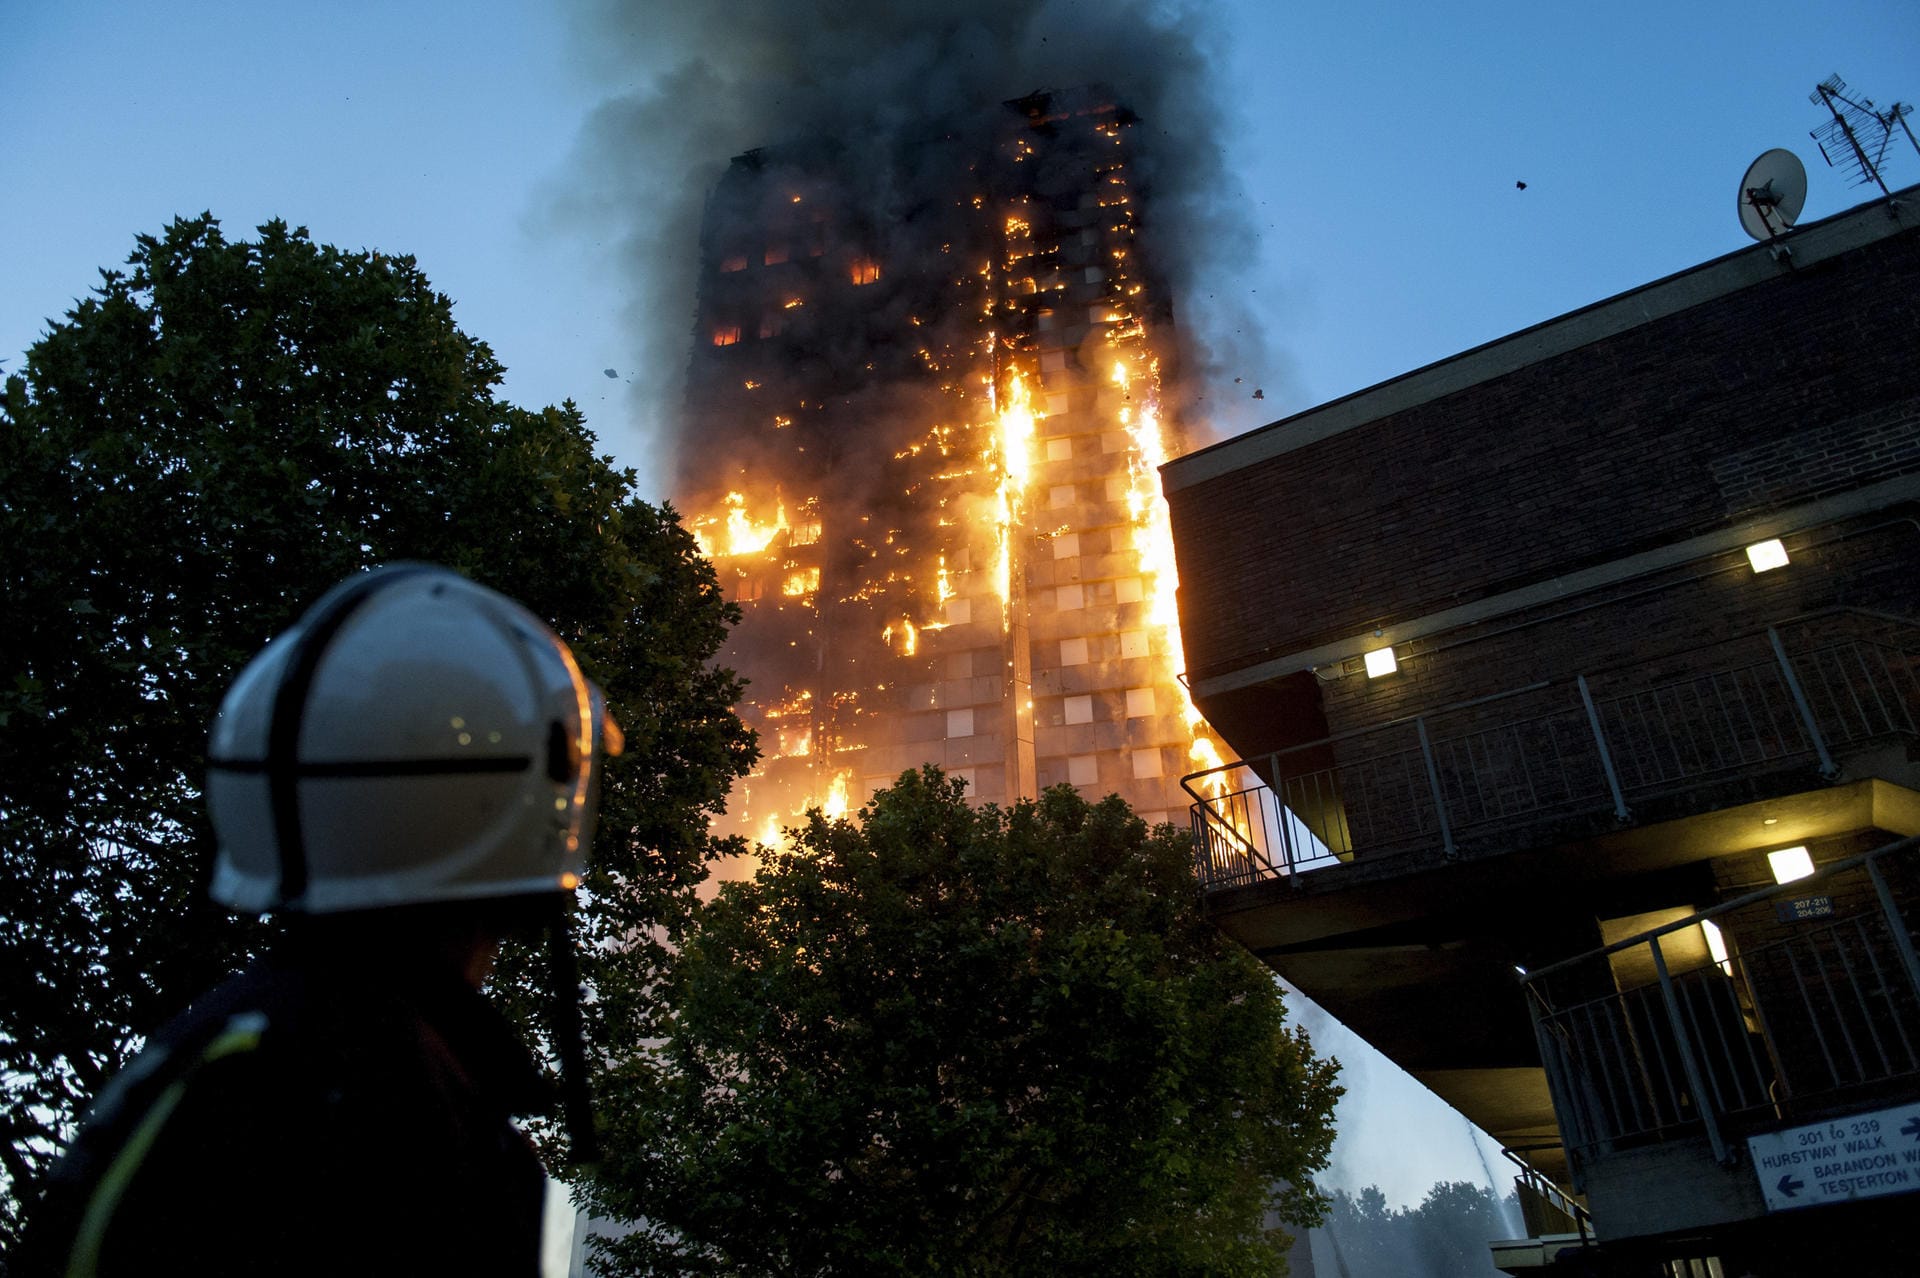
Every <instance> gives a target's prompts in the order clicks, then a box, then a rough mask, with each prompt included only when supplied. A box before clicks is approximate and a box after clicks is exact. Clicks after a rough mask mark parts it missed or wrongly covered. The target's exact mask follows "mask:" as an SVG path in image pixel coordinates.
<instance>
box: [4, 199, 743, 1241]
mask: <svg viewBox="0 0 1920 1278" xmlns="http://www.w3.org/2000/svg"><path fill="white" fill-rule="evenodd" d="M127 267H128V269H127V270H125V271H104V272H102V280H101V283H100V285H99V287H98V288H97V289H95V290H94V293H93V295H92V296H90V297H88V298H87V299H85V300H84V301H82V302H80V303H79V304H78V305H77V306H76V308H75V309H74V310H72V311H71V312H69V313H68V315H67V316H66V318H65V319H64V320H63V321H61V322H59V323H56V324H53V325H52V326H51V329H50V331H49V332H48V334H47V335H46V336H45V338H43V339H42V340H41V341H40V342H39V343H38V344H36V345H35V347H34V348H33V349H32V350H31V351H30V352H28V355H27V359H26V362H25V365H24V367H23V369H22V372H21V374H20V375H18V376H14V377H10V378H8V379H7V382H6V386H5V392H4V398H0V545H4V546H5V547H6V553H5V555H4V556H0V609H3V610H4V615H5V617H6V623H5V626H4V629H3V630H0V1124H4V1127H5V1132H4V1135H5V1140H4V1142H0V1159H4V1171H5V1188H6V1189H7V1191H8V1192H7V1193H6V1194H5V1195H4V1207H3V1208H0V1243H4V1242H5V1241H6V1240H7V1239H8V1237H9V1236H10V1235H11V1233H12V1230H13V1228H14V1223H15V1222H14V1217H15V1209H16V1207H17V1203H18V1202H19V1201H21V1200H22V1199H24V1198H26V1197H27V1196H29V1195H30V1194H31V1192H32V1189H33V1186H34V1183H35V1181H36V1179H37V1177H38V1176H39V1175H40V1173H41V1172H42V1171H43V1170H44V1167H45V1166H46V1164H47V1161H48V1159H49V1157H50V1155H51V1153H52V1151H53V1150H54V1149H55V1147H56V1146H57V1145H58V1143H59V1141H60V1140H61V1138H62V1135H63V1133H64V1132H66V1131H67V1130H69V1128H70V1124H71V1122H72V1120H73V1118H74V1116H75V1114H76V1113H77V1111H78V1109H79V1108H80V1106H81V1105H82V1104H83V1103H84V1101H85V1099H86V1098H87V1097H89V1096H91V1095H92V1094H93V1093H94V1092H95V1091H96V1090H97V1089H98V1088H99V1086H100V1085H101V1084H102V1082H103V1081H104V1080H105V1079H106V1078H107V1077H109V1076H110V1075H111V1074H112V1073H113V1072H114V1071H115V1070H117V1069H118V1068H119V1067H120V1066H121V1065H122V1064H123V1063H125V1061H126V1060H127V1059H128V1056H129V1054H130V1053H131V1051H132V1050H134V1049H135V1048H136V1047H137V1046H138V1042H139V1039H140V1037H141V1035H143V1034H144V1033H146V1032H148V1031H150V1030H151V1029H152V1028H154V1027H155V1026H156V1025H157V1024H158V1023H159V1022H160V1021H162V1020H164V1019H165V1018H166V1017H167V1016H169V1015H170V1014H172V1013H173V1012H175V1011H177V1010H178V1009H179V1008H180V1007H182V1006H183V1005H184V1003H185V1002H186V1000H187V999H189V998H190V997H191V996H192V995H193V994H194V993H195V992H197V991H198V990H200V989H202V988H204V987H205V986H206V985H208V984H210V983H212V982H213V981H215V980H217V979H218V978H220V977H221V976H223V975H224V974H225V973H226V972H228V971H229V970H231V969H232V968H234V967H235V966H236V965H237V964H238V963H239V962H240V961H241V960H242V959H243V957H244V956H245V954H246V953H247V952H248V951H249V949H250V948H251V947H252V946H254V945H255V944H256V943H257V942H258V940H259V939H260V929H259V928H258V927H249V926H244V925H242V924H240V923H238V922H236V921H235V920H233V919H231V918H229V917H228V916H227V915H225V914H224V913H223V912H222V911H220V910H219V909H217V908H216V907H214V906H213V905H212V904H211V903H209V902H208V901H207V899H206V897H205V891H204V888H205V884H206V883H207V881H208V879H209V876H210V872H211V859H212V845H211V838H210V832H209V830H208V828H207V824H206V820H205V816H204V813H203V811H202V806H201V803H200V798H199V784H200V772H201V766H202V758H203V749H204V742H205V734H206V731H207V726H208V723H209V722H210V720H211V717H212V714H213V711H214V709H215V707H216V706H217V705H218V702H219V698H220V697H221V695H222V693H223V692H224V690H225V688H226V685H227V684H228V682H229V681H230V680H231V678H232V677H233V675H234V674H235V673H236V672H237V671H238V670H239V668H240V666H241V665H242V664H244V663H245V661H246V660H247V659H248V658H249V657H250V656H251V655H252V654H253V652H254V651H256V650H257V649H258V648H259V647H260V645H261V644H262V643H263V642H265V641H266V639H268V638H269V637H270V636H271V635H273V634H275V633H276V632H278V631H280V630H282V629H284V628H285V627H286V626H287V625H288V624H289V623H291V622H292V621H293V620H294V619H295V618H296V617H297V616H298V615H299V613H300V611H301V610H302V609H303V608H304V607H305V606H306V605H307V604H308V603H310V602H312V600H313V599H314V598H315V597H316V596H318V595H319V594H320V593H321V592H322V591H323V590H324V589H325V588H326V587H327V586H329V585H331V584H332V583H333V582H335V581H337V580H338V579H340V578H341V577H343V576H345V575H347V574H348V573H350V572H352V571H354V570H356V569H359V568H363V567H366V566H368V565H371V564H374V563H378V562H383V561H388V560H394V559H426V560H434V561H438V562H441V563H446V564H449V565H451V566H453V567H455V568H458V569H460V570H461V571H463V572H466V573H468V574H469V575H471V576H473V577H474V578H476V579H478V580H480V581H483V582H485V583H487V584H489V585H492V586H494V587H496V588H498V589H501V590H503V591H505V592H507V593H508V594H511V595H514V596H516V597H518V598H520V599H522V600H524V601H525V602H526V603H527V605H528V606H529V607H530V608H532V609H533V610H534V611H535V612H536V613H539V614H541V615H542V616H544V617H546V618H548V619H550V620H551V621H552V623H553V625H554V627H555V629H556V630H557V631H558V632H559V633H560V634H561V635H562V636H563V637H565V638H566V639H567V640H569V642H571V643H572V644H573V645H574V646H575V650H576V652H578V653H579V655H580V657H581V661H582V664H583V666H585V667H586V668H587V670H588V672H589V674H591V675H592V676H593V677H594V678H595V679H597V680H598V681H599V682H600V683H601V684H602V686H603V687H604V688H605V689H606V691H607V694H608V698H609V701H610V703H611V706H612V708H613V710H614V713H615V715H616V716H617V717H618V719H619V720H620V722H621V723H622V725H623V726H624V728H625V730H626V735H627V740H628V744H629V750H628V753H627V755H626V756H625V757H624V758H623V759H621V760H619V761H616V763H615V765H614V767H613V769H612V770H611V772H610V774H609V777H608V780H607V785H606V788H605V797H604V801H603V805H602V820H601V834H600V837H599V839H598V840H597V841H596V845H595V861H594V868H593V870H592V873H591V877H590V879H589V886H590V887H591V888H592V889H593V891H592V893H591V897H590V905H589V907H588V908H587V909H586V911H585V916H584V918H583V920H582V922H583V924H584V933H585V940H586V942H587V945H586V947H585V948H584V950H583V953H585V954H586V955H588V956H590V958H591V960H592V961H591V962H590V963H589V965H588V966H589V972H588V974H589V976H590V977H591V978H592V979H593V980H595V982H596V983H597V984H598V985H599V986H601V988H603V989H604V990H605V991H607V993H608V998H607V1000H606V1002H605V1004H603V1010H604V1009H605V1008H612V1009H615V1010H617V1011H618V1012H619V1013H620V1014H621V1016H622V1017H628V1016H629V1014H630V1013H633V1012H634V1009H635V1008H636V1007H640V1006H642V1005H643V1004H644V1002H645V1000H644V998H643V997H641V996H640V995H637V994H635V993H634V991H637V990H644V989H645V988H646V987H647V986H648V984H649V983H650V982H651V981H652V979H653V975H652V972H653V965H654V964H655V963H656V962H657V961H658V959H659V958H660V955H661V950H660V948H659V942H660V938H661V937H662V936H663V935H665V934H667V933H670V931H671V929H673V928H675V927H677V926H678V925H679V920H680V918H681V916H682V915H683V913H684V911H685V910H686V909H687V908H688V906H689V903H690V902H691V900H692V893H693V885H694V884H695V883H696V882H697V880H698V879H699V878H700V877H701V876H702V874H703V873H704V867H705V864H706V862H707V861H708V860H709V859H711V857H712V855H713V853H714V851H715V849H714V848H713V847H711V846H710V845H709V841H708V837H707V835H706V821H707V817H708V816H709V815H710V814H711V813H712V812H713V811H715V810H716V808H717V807H718V805H719V804H720V802H721V800H722V798H723V796H724V793H725V789H726V786H727V784H728V782H729V780H730V779H731V777H732V776H733V775H735V774H737V773H739V772H741V771H743V770H744V769H745V767H746V766H747V765H748V764H749V763H750V761H751V758H752V753H753V746H752V743H751V738H750V736H749V735H748V734H747V733H746V731H745V730H744V729H743V728H742V727H741V726H740V724H739V722H738V720H737V719H736V718H735V717H734V716H733V714H732V712H731V707H732V704H733V702H734V700H735V699H736V697H737V693H738V688H737V685H736V682H735V680H734V679H733V678H732V676H731V675H730V674H729V673H727V672H725V671H715V670H713V669H710V668H709V665H708V661H709V658H711V657H712V655H713V654H714V653H715V652H716V651H717V650H718V648H719V646H720V644H721V642H722V639H723V636H724V633H725V629H726V626H727V625H728V624H729V622H730V620H731V619H732V617H733V614H732V612H731V610H730V608H729V606H728V605H727V604H726V603H725V602H724V600H723V599H722V597H721V595H720V593H719V591H718V589H717V587H716V584H715V581H714V577H713V574H712V570H711V568H710V566H708V565H707V564H706V563H705V561H704V560H702V559H700V558H699V557H698V555H697V553H696V549H695V546H694V543H693V540H692V538H691V536H690V535H689V534H688V533H687V532H686V531H684V530H683V529H682V528H681V527H680V525H679V523H678V522H677V517H676V516H675V515H674V513H673V512H672V511H671V510H670V509H667V508H662V507H656V506H652V505H648V504H647V503H645V502H642V501H640V500H638V499H636V497H635V495H634V477H633V474H632V472H630V471H627V472H622V471H618V470H615V469H614V468H613V466H612V464H611V462H610V460H609V459H607V458H605V457H600V456H597V455H596V454H595V451H594V439H593V436H592V434H591V433H590V432H589V431H588V430H587V428H586V426H585V423H584V421H583V419H582V418H581V415H580V414H579V412H578V411H577V410H576V409H575V408H574V407H573V406H572V405H571V404H567V405H564V406H562V407H559V408H546V409H543V410H540V411H530V410H526V409H521V408H516V407H514V406H512V405H510V404H507V403H505V402H502V401H500V400H497V399H496V398H495V396H494V388H495V387H496V386H497V385H498V384H499V382H500V380H501V376H502V369H501V366H500V364H499V363H498V362H497V361H496V360H495V359H494V357H493V354H492V353H491V352H490V351H489V350H488V348H487V347H486V346H485V345H484V344H483V343H481V342H478V341H475V340H474V339H472V338H470V337H468V336H467V335H466V334H464V333H462V332H461V331H460V330H459V328H458V327H456V325H455V324H454V321H453V314H452V304H451V302H450V301H449V300H448V299H447V298H446V297H444V296H442V295H440V294H438V293H435V292H434V291H433V290H432V287H431V286H430V285H429V283H428V281H427V279H426V277H425V276H424V275H422V274H421V272H420V271H419V269H418V268H417V267H416V265H415V263H414V261H413V260H412V259H411V258H407V257H389V256H384V255H382V254H379V253H373V252H343V251H340V250H337V249H334V248H330V247H325V246H321V245H316V244H314V243H313V242H312V241H311V239H310V238H309V237H308V235H307V233H306V232H305V231H304V230H297V229H289V228H288V227H287V226H286V225H285V224H283V223H280V222H273V223H269V224H268V225H266V226H263V227H261V228H259V239H258V240H256V241H230V240H228V239H227V238H226V237H225V236H224V235H223V234H222V232H221V230H220V227H219V224H218V223H217V222H216V221H215V220H214V219H213V218H212V217H211V216H201V217H198V218H193V219H183V220H179V221H176V222H175V223H174V224H172V225H171V226H169V227H168V228H167V229H166V230H165V232H164V233H163V234H161V235H160V236H158V237H153V236H140V237H138V239H137V244H136V247H135V249H134V251H133V254H132V256H131V257H130V258H129V259H128V263H127ZM663 928H664V929H666V930H667V931H666V932H665V933H663V931H662V929H663ZM609 939H619V940H622V941H624V942H627V943H626V944H623V945H620V946H602V945H599V944H597V943H598V942H600V941H605V940H609ZM535 961H536V960H534V959H533V958H532V957H531V956H529V955H521V956H519V958H518V962H517V964H515V965H514V966H513V967H512V968H511V974H513V975H517V976H518V977H520V978H522V979H532V977H533V976H534V975H535V974H534V973H533V972H531V970H530V968H531V967H532V965H533V964H534V962H535ZM510 983H511V982H510ZM592 1029H593V1032H594V1033H596V1034H598V1035H599V1037H600V1046H601V1048H602V1051H603V1053H604V1054H607V1055H609V1056H616V1057H617V1055H618V1054H619V1052H620V1051H621V1050H623V1045H629V1046H630V1045H631V1044H634V1043H636V1042H638V1041H639V1040H640V1038H642V1037H644V1035H645V1034H646V1033H647V1029H646V1024H645V1020H644V1017H642V1016H639V1015H632V1016H631V1017H630V1019H622V1020H619V1021H612V1020H605V1019H596V1020H595V1022H594V1024H593V1026H592Z"/></svg>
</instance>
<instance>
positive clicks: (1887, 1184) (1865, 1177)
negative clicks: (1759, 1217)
mask: <svg viewBox="0 0 1920 1278" xmlns="http://www.w3.org/2000/svg"><path fill="white" fill-rule="evenodd" d="M1747 1152H1748V1153H1749V1154H1751V1155H1752V1156H1753V1170H1754V1173H1755V1174H1756V1175H1758V1176H1759V1177H1760V1192H1761V1193H1762V1194H1763V1195H1765V1196H1766V1200H1767V1210H1768V1211H1789V1210H1791V1209H1793V1208H1795V1207H1816V1206H1819V1205H1820V1204H1822V1203H1842V1202H1847V1201H1849V1200H1851V1199H1855V1198H1878V1197H1880V1196H1881V1195H1882V1194H1903V1193H1907V1192H1910V1191H1912V1190H1916V1189H1920V1104H1912V1105H1896V1106H1894V1107H1893V1108H1892V1109H1876V1110H1870V1111H1868V1112H1867V1113H1864V1114H1849V1115H1847V1116H1846V1117H1845V1118H1834V1119H1829V1120H1827V1121H1826V1122H1824V1123H1808V1124H1807V1125H1805V1126H1804V1127H1789V1128H1787V1129H1786V1130H1785V1131H1781V1132H1767V1133H1766V1134H1764V1135H1760V1136H1750V1137H1748V1138H1747Z"/></svg>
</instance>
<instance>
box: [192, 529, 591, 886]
mask: <svg viewBox="0 0 1920 1278" xmlns="http://www.w3.org/2000/svg"><path fill="white" fill-rule="evenodd" d="M619 752H620V734H619V729H618V728H617V727H616V726H615V725H614V724H613V722H612V720H611V718H610V717H608V715H607V714H606V710H605V707H604V704H603V702H602V699H601V696H600V692H599V690H598V689H597V688H595V687H594V686H593V685H592V684H591V683H589V682H588V681H587V680H586V678H585V677H584V676H582V675H581V673H580V668H579V666H578V665H576V664H575V663H574V659H573V654H572V652H570V651H569V650H568V648H567V645H566V644H565V643H563V642H562V641H561V640H560V638H559V637H558V636H557V635H555V634H554V633H553V632H552V631H551V630H549V629H548V628H547V627H546V625H545V624H543V623H542V622H541V621H540V620H539V619H538V618H537V617H535V616H534V615H533V614H532V613H530V612H528V611H527V610H526V609H525V608H523V607H521V606H520V605H519V604H517V603H515V602H513V601H512V600H511V599H508V598H506V597H505V596H504V595H501V594H498V593H496V592H494V591H492V590H488V589H487V588H486V587H484V586H479V585H476V584H474V583H473V582H471V581H468V580H467V579H466V578H465V577H462V576H460V575H459V574H458V573H455V572H453V571H451V570H449V569H445V568H438V567H434V566H432V565H430V564H393V565H389V566H387V567H384V568H379V569H376V570H374V571H372V572H368V573H362V574H359V575H357V576H354V577H351V578H349V579H348V580H346V581H344V582H342V583H341V584H340V585H338V586H335V587H334V588H333V589H332V590H331V591H329V592H328V593H327V594H326V595H324V596H323V597H322V598H321V599H320V600H319V602H317V603H315V604H314V605H313V607H311V608H309V609H308V610H307V613H306V615H305V616H303V617H302V618H301V619H300V621H299V622H298V623H296V624H295V625H294V627H293V628H292V629H291V630H289V631H287V632H286V633H285V634H283V635H281V636H279V637H278V638H276V639H274V640H273V641H272V642H271V643H269V644H268V645H267V646H266V648H264V649H263V650H262V651H261V652H260V654H259V655H258V656H256V657H255V658H254V659H253V661H252V662H251V663H249V664H248V666H247V668H246V669H245V670H243V671H241V673H240V677H239V678H238V679H237V680H235V681H234V684H233V687H232V688H231V689H229V690H228V692H227V696H226V700H225V701H224V702H222V704H221V707H220V714H219V717H218V718H217V719H216V720H215V721H214V725H213V734H212V740H211V741H210V743H209V746H208V750H207V755H208V758H207V763H208V769H207V803H208V806H209V808H210V809H211V812H212V816H213V826H214V832H215V834H216V835H217V836H218V840H219V853H218V856H217V858H216V860H215V863H214V876H213V887H212V893H213V897H214V899H215V900H217V901H219V902H221V903H222V904H224V905H228V906H231V907H232V908H234V909H236V910H241V911H246V912H249V913H264V912H266V911H269V910H289V911H294V912H298V913H304V914H334V913H340V912H344V911H349V910H370V909H379V908H382V907H385V906H394V905H414V904H422V903H426V902H434V901H461V900H477V899H481V898H486V897H503V896H522V895H529V894H535V893H558V892H568V891H571V890H572V889H573V888H575V887H577V886H578V885H579V883H580V876H581V875H582V874H583V873H584V872H585V869H586V856H587V847H588V844H589V843H590V842H591V840H592V838H593V817H594V805H595V801H596V799H597V798H598V794H597V790H598V780H599V771H600V760H601V758H602V757H603V756H604V755H607V754H618V753H619Z"/></svg>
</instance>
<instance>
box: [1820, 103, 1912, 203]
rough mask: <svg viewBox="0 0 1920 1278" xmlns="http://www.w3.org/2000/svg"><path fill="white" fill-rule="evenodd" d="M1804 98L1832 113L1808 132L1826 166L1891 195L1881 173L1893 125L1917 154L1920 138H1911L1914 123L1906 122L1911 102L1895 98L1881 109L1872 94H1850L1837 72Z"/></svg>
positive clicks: (1857, 184)
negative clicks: (1868, 95) (1890, 104)
mask: <svg viewBox="0 0 1920 1278" xmlns="http://www.w3.org/2000/svg"><path fill="white" fill-rule="evenodd" d="M1807 100H1808V101H1809V102H1812V103H1813V104H1814V105H1815V106H1823V107H1825V108H1826V109H1827V111H1828V113H1829V114H1831V115H1832V116H1833V119H1831V120H1829V121H1827V122H1826V123H1825V124H1823V125H1821V126H1820V127H1819V128H1817V129H1814V130H1813V131H1812V132H1810V133H1809V134H1808V135H1807V136H1808V137H1810V138H1812V139H1813V140H1814V142H1816V143H1817V144H1818V145H1819V147H1820V154H1821V156H1822V157H1824V158H1825V160H1826V162H1827V164H1828V166H1829V167H1830V168H1836V169H1843V170H1846V171H1847V172H1848V173H1849V175H1850V176H1851V179H1852V180H1851V181H1850V182H1848V185H1849V186H1865V185H1866V184H1867V183H1869V182H1871V183H1873V184H1874V185H1875V186H1878V187H1879V188H1880V194H1882V195H1885V196H1889V197H1891V196H1892V194H1893V192H1891V191H1889V190H1888V189H1887V183H1886V179H1885V178H1883V177H1882V176H1881V175H1880V174H1881V170H1882V169H1883V168H1884V167H1885V166H1886V161H1887V148H1888V146H1889V145H1890V144H1891V143H1892V142H1893V131H1894V128H1895V127H1896V126H1898V128H1899V130H1900V131H1901V132H1902V133H1904V134H1906V135H1907V142H1908V143H1909V144H1910V145H1912V147H1913V149H1914V152H1915V153H1916V154H1920V141H1915V140H1914V136H1913V127H1912V126H1911V125H1909V124H1908V123H1907V117H1908V116H1910V115H1912V114H1913V107H1912V105H1911V104H1910V103H1906V102H1896V103H1894V104H1893V105H1892V106H1890V107H1888V108H1886V109H1885V110H1881V109H1880V108H1879V107H1877V106H1875V105H1874V104H1873V99H1872V98H1853V97H1849V96H1848V95H1847V82H1846V81H1845V80H1842V79H1841V78H1840V77H1839V76H1837V75H1830V76H1828V77H1827V78H1826V79H1824V80H1822V81H1821V82H1820V83H1819V84H1818V85H1817V86H1815V88H1814V90H1813V92H1812V93H1810V94H1808V95H1807Z"/></svg>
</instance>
